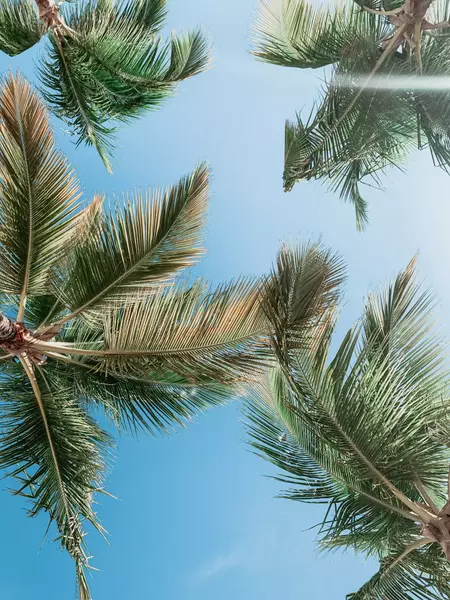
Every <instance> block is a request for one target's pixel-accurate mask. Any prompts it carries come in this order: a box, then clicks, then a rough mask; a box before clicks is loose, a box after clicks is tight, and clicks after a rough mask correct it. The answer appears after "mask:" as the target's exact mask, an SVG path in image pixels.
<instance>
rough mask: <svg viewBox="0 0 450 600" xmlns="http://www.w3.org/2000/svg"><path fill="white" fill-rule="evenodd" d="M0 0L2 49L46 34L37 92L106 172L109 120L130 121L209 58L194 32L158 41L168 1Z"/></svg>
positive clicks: (15, 48)
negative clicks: (89, 147) (64, 0)
mask: <svg viewBox="0 0 450 600" xmlns="http://www.w3.org/2000/svg"><path fill="white" fill-rule="evenodd" d="M60 5H61V2H58V1H55V0H34V1H33V0H0V50H1V51H3V52H6V53H7V54H9V55H10V56H15V55H17V54H20V53H22V52H24V51H25V50H27V49H28V48H31V47H32V46H34V45H35V44H37V43H38V42H39V41H40V39H41V38H42V37H44V36H45V37H46V38H47V41H46V46H45V51H44V56H43V57H42V58H40V59H39V61H38V74H39V78H40V80H41V82H42V84H43V94H44V97H45V99H46V100H47V102H48V103H49V105H50V107H51V109H52V111H53V112H54V113H55V114H56V115H57V116H59V117H60V118H62V119H63V120H65V121H66V122H67V123H68V125H69V126H70V128H71V130H72V131H73V133H75V134H76V135H77V136H78V143H80V142H85V143H87V144H92V145H93V146H94V147H95V148H96V149H97V151H98V152H99V154H100V156H101V158H102V160H103V161H104V163H105V165H106V166H107V168H108V169H109V170H110V169H111V165H110V152H111V149H112V145H111V139H110V138H111V134H112V132H113V131H114V126H113V125H112V122H114V121H123V122H126V121H130V120H131V119H133V118H136V117H138V116H140V115H141V114H142V113H143V111H145V110H148V109H154V108H157V107H158V106H160V105H161V103H162V102H163V101H164V100H165V99H166V98H167V97H169V96H171V95H172V94H173V93H174V90H175V89H176V86H177V83H178V82H179V81H182V80H183V79H187V78H188V77H191V76H193V75H195V74H197V73H199V72H201V71H202V70H204V69H205V68H206V67H207V66H208V63H209V43H208V41H207V39H206V38H205V36H204V34H203V33H202V32H201V31H200V30H197V31H193V32H191V33H188V34H187V35H183V36H179V35H175V34H172V36H171V39H170V40H169V41H168V42H164V41H162V39H161V37H160V31H161V28H162V26H163V23H164V20H165V16H166V0H120V1H117V2H115V1H114V0H89V1H88V2H81V3H76V4H72V3H70V4H69V5H68V6H67V7H66V6H64V7H61V6H60Z"/></svg>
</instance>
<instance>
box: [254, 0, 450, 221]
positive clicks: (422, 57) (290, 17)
mask: <svg viewBox="0 0 450 600" xmlns="http://www.w3.org/2000/svg"><path fill="white" fill-rule="evenodd" d="M430 5H431V1H430V0H427V1H426V2H425V3H424V1H423V0H408V2H407V3H406V4H402V3H401V2H398V1H395V0H393V1H390V0H389V1H388V0H386V1H385V2H384V3H381V2H379V1H378V0H367V1H364V3H363V2H361V6H358V5H357V4H352V3H350V4H345V5H344V4H340V5H338V6H336V7H335V8H334V9H329V8H325V7H321V8H311V7H310V6H309V5H308V4H307V3H306V2H304V1H303V0H286V1H284V2H283V3H281V0H280V1H277V0H273V1H271V0H266V1H264V0H263V4H262V8H261V14H260V21H259V23H258V25H257V29H256V48H255V54H256V56H257V57H258V58H259V59H261V60H263V61H265V62H269V63H272V64H277V65H282V66H288V67H297V68H301V69H306V68H313V69H317V68H323V67H327V66H332V73H331V76H330V77H329V81H328V83H326V84H325V86H324V89H323V91H322V94H321V98H320V100H319V102H318V105H317V106H316V107H314V108H313V110H312V111H311V112H310V114H309V115H308V116H307V117H306V118H302V117H301V116H300V115H298V116H297V119H296V121H295V122H287V124H286V131H285V159H284V175H283V180H284V188H285V190H286V191H289V190H291V189H292V187H293V186H294V184H295V183H296V182H297V181H299V180H310V179H317V180H320V181H322V182H325V183H326V184H327V185H328V186H329V187H330V188H331V190H333V191H338V192H339V193H340V196H341V198H343V199H344V200H346V201H350V202H351V203H353V204H354V206H355V211H356V219H357V226H358V228H359V229H362V228H363V227H364V226H365V224H366V223H367V220H368V217H367V204H366V201H365V199H364V198H363V196H362V193H361V189H360V186H361V184H367V185H371V186H373V185H375V187H379V186H381V178H380V175H381V174H382V173H383V172H384V171H385V169H386V168H387V167H389V166H396V167H399V166H401V165H402V163H403V162H404V161H405V160H406V158H407V157H408V156H409V154H410V153H411V152H412V151H413V149H414V147H418V148H420V149H422V148H424V147H428V148H429V150H430V153H431V155H432V158H433V162H434V164H435V165H436V166H439V167H441V168H442V169H444V170H445V171H448V170H449V168H450V112H449V110H450V108H449V107H450V92H449V91H448V89H447V88H448V86H447V87H446V83H443V84H442V87H440V86H439V81H438V80H437V78H438V77H445V76H448V75H449V74H450V62H449V58H448V56H449V50H450V37H449V32H448V31H446V29H445V28H446V27H448V25H449V22H448V19H449V16H450V14H449V9H448V5H447V3H444V2H436V3H435V4H433V5H432V6H431V7H430ZM427 10H428V12H429V13H430V14H431V16H430V18H432V20H433V21H435V23H434V24H432V23H430V22H429V21H428V20H427V19H426V18H425V13H426V12H427ZM418 72H419V73H418ZM418 74H421V75H422V77H417V76H416V75H418ZM428 78H429V79H428Z"/></svg>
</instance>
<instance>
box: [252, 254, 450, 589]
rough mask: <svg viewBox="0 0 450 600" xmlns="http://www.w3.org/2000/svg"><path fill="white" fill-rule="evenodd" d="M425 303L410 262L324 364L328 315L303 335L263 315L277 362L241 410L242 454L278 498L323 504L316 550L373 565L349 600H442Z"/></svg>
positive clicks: (445, 409) (449, 424)
mask: <svg viewBox="0 0 450 600" xmlns="http://www.w3.org/2000/svg"><path fill="white" fill-rule="evenodd" d="M285 294H286V295H288V290H287V289H286V291H285ZM431 305H432V297H431V296H430V294H429V293H428V292H420V287H419V286H418V285H417V283H416V282H415V261H412V262H411V263H410V265H409V266H408V267H407V268H406V270H404V271H403V272H401V273H400V274H399V275H398V277H397V278H396V280H395V281H394V282H393V283H392V284H391V285H389V287H388V288H387V289H386V290H385V291H383V292H381V293H379V294H374V295H371V296H370V297H369V299H368V301H367V303H366V305H365V308H364V314H363V317H362V319H361V320H360V321H359V322H358V323H357V324H356V325H355V327H353V328H352V329H350V331H348V333H347V335H346V336H345V337H344V340H343V341H342V343H341V344H340V346H339V347H338V348H337V351H336V353H335V354H334V356H333V357H330V344H331V341H332V337H333V331H334V327H335V323H336V318H335V315H336V312H335V311H333V310H332V309H330V310H329V311H328V318H327V319H325V320H322V322H321V323H318V324H317V326H316V333H315V334H313V335H309V336H307V337H305V336H304V335H303V332H302V329H301V328H297V327H295V323H292V322H290V323H289V322H287V321H286V319H285V318H284V316H283V315H284V314H285V312H286V311H285V310H284V309H283V307H282V306H281V305H280V306H278V307H277V306H270V305H267V306H268V308H267V315H268V316H269V317H270V320H271V321H272V324H273V325H274V332H275V335H274V337H273V344H274V348H275V352H276V354H277V356H278V361H279V362H278V366H277V367H274V368H273V369H272V370H271V371H270V373H269V374H268V375H267V377H265V379H264V381H262V382H261V383H260V385H259V386H258V388H257V389H256V388H255V389H254V392H253V396H252V400H251V402H250V404H249V408H248V423H249V431H250V434H251V441H252V445H253V447H254V448H255V450H256V452H257V453H258V454H260V455H262V456H263V457H265V458H266V459H267V460H269V461H271V462H272V463H273V464H275V465H276V466H277V467H279V468H281V469H282V471H283V474H282V475H280V476H279V477H277V479H278V480H279V481H283V482H285V483H287V484H289V486H290V489H289V490H288V491H286V492H285V493H284V497H286V498H289V499H291V500H296V501H300V502H316V503H322V504H325V505H327V511H326V515H325V517H324V520H323V523H322V524H321V528H320V543H321V546H322V547H323V548H325V549H338V548H347V549H352V550H356V551H357V552H360V553H362V554H364V555H365V556H369V557H374V558H376V559H378V561H379V563H380V567H379V570H378V572H377V573H376V574H375V575H374V576H373V577H372V578H371V579H370V580H369V581H368V582H367V583H366V584H365V585H363V587H362V588H361V589H360V590H359V591H357V592H356V593H353V594H350V595H349V596H347V598H349V599H351V600H399V599H400V598H401V599H402V600H419V599H420V600H428V599H429V600H432V599H434V600H436V599H444V598H448V597H449V596H450V583H449V582H450V563H449V560H450V490H449V486H450V483H449V475H448V474H449V463H450V452H449V443H448V440H449V435H450V421H449V414H450V399H449V371H448V369H447V368H446V367H445V365H444V363H443V352H442V341H441V340H440V339H439V337H438V336H437V335H436V333H435V332H434V331H433V328H432V326H431V320H430V318H431V313H430V311H431ZM286 323H288V326H286ZM277 324H280V325H279V326H278V325H277ZM292 340H294V341H295V343H292ZM299 341H301V343H299Z"/></svg>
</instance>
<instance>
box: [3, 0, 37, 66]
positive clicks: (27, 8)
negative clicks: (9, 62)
mask: <svg viewBox="0 0 450 600" xmlns="http://www.w3.org/2000/svg"><path fill="white" fill-rule="evenodd" d="M44 34H45V28H44V26H43V25H42V23H41V22H40V21H39V19H38V16H37V12H36V7H35V4H34V2H32V1H31V0H1V2H0V51H1V52H5V53H6V54H8V55H9V56H16V55H17V54H21V53H22V52H25V50H28V48H31V47H32V46H34V45H35V44H37V43H38V42H39V40H40V39H41V37H42V36H43V35H44Z"/></svg>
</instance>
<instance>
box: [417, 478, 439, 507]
mask: <svg viewBox="0 0 450 600" xmlns="http://www.w3.org/2000/svg"><path fill="white" fill-rule="evenodd" d="M416 488H417V491H418V492H419V494H420V495H421V496H422V498H423V499H424V501H425V502H426V503H427V504H428V506H429V507H430V508H431V510H432V511H433V512H434V513H435V514H436V515H438V514H439V508H438V507H437V506H436V504H435V503H434V500H433V499H432V498H431V496H430V495H429V493H428V492H427V490H426V489H425V486H424V485H423V483H422V482H421V481H420V479H419V478H417V479H416Z"/></svg>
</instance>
